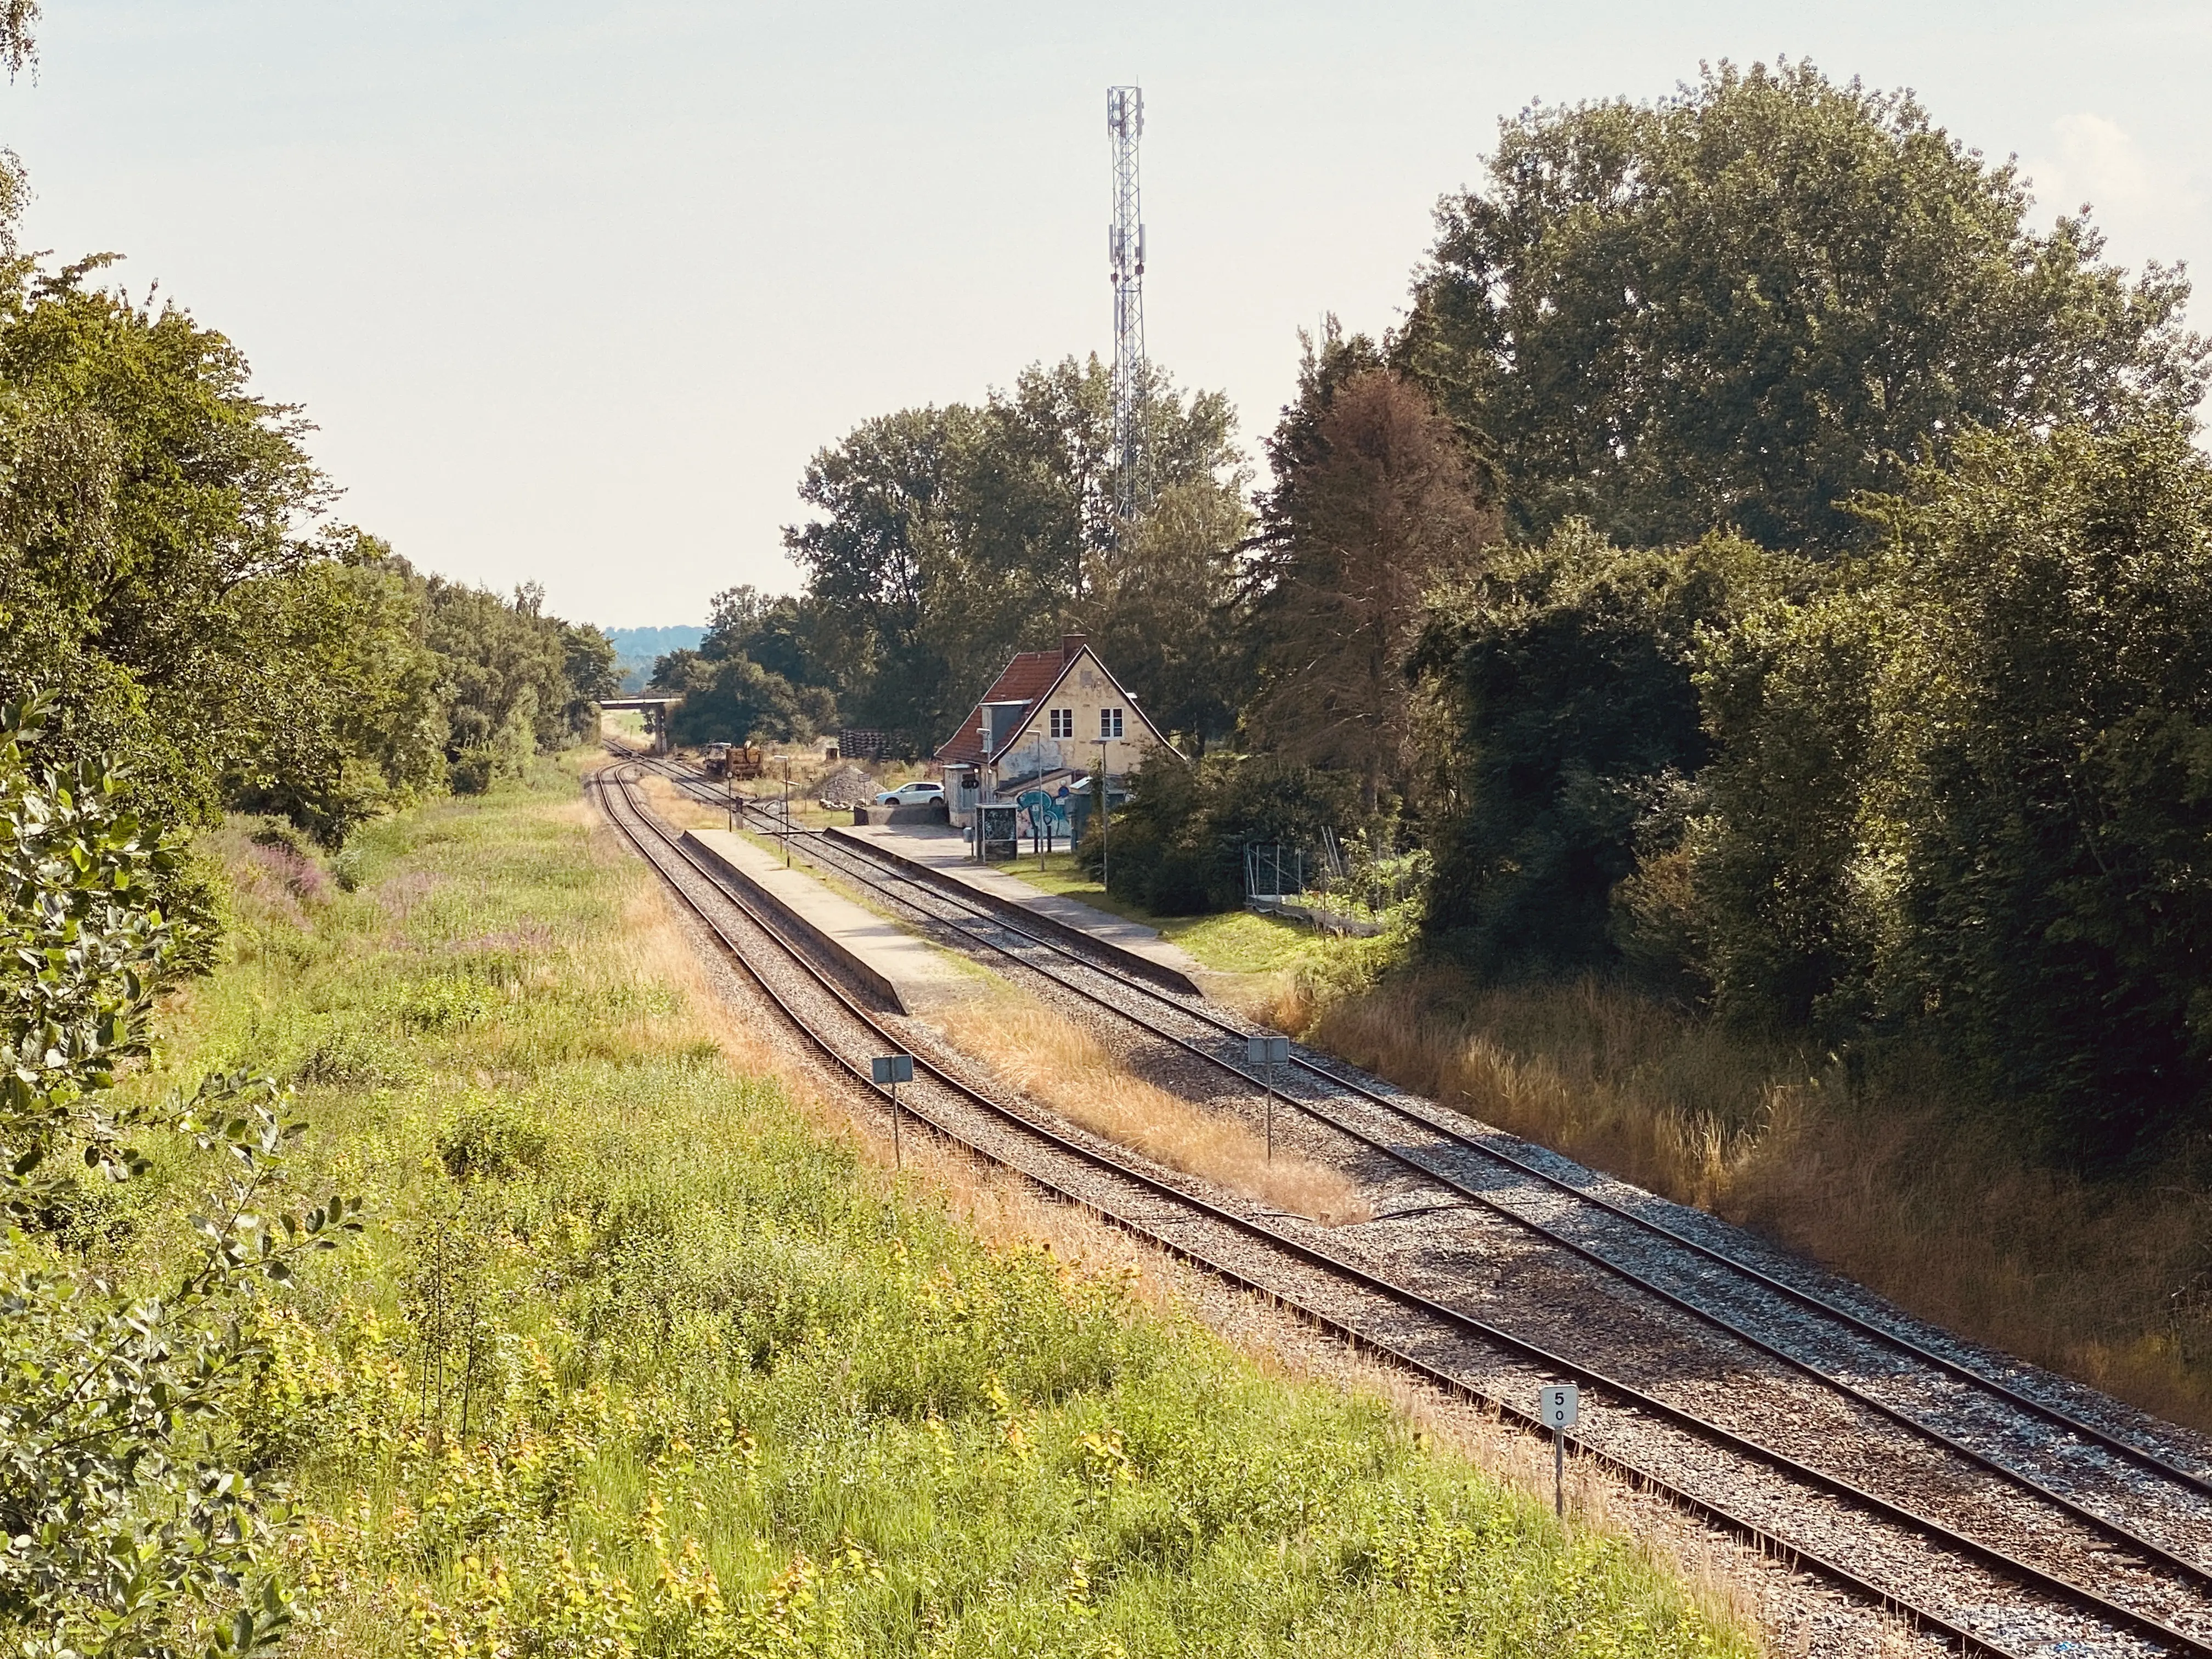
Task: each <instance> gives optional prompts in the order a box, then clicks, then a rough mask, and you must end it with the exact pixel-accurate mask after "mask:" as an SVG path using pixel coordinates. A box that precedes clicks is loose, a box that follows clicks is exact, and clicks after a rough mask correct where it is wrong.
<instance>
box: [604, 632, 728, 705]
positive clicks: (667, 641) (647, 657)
mask: <svg viewBox="0 0 2212 1659" xmlns="http://www.w3.org/2000/svg"><path fill="white" fill-rule="evenodd" d="M604 631H605V634H606V636H607V637H608V638H609V639H611V640H612V641H614V642H615V668H616V670H617V671H618V672H619V673H620V674H621V675H622V677H623V690H625V691H642V690H645V679H646V676H647V675H648V674H650V673H652V672H653V659H654V658H655V657H665V656H666V655H667V654H668V653H670V652H671V651H696V650H697V649H698V648H699V641H701V640H703V639H704V638H706V637H707V630H706V629H703V628H610V629H605V630H604Z"/></svg>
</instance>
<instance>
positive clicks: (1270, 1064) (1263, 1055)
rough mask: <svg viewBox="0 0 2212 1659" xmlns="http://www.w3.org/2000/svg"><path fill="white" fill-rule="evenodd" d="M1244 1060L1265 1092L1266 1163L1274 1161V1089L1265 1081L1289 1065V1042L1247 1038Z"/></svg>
mask: <svg viewBox="0 0 2212 1659" xmlns="http://www.w3.org/2000/svg"><path fill="white" fill-rule="evenodd" d="M1244 1059H1245V1061H1246V1063H1247V1064H1248V1065H1249V1066H1251V1067H1252V1068H1253V1070H1255V1071H1256V1072H1258V1073H1260V1086H1261V1088H1262V1089H1264V1090H1266V1091H1267V1096H1266V1099H1267V1162H1268V1163H1270V1164H1273V1162H1274V1161H1275V1087H1274V1085H1273V1084H1272V1083H1270V1082H1268V1081H1267V1079H1269V1078H1270V1077H1272V1076H1273V1075H1274V1069H1275V1067H1276V1066H1287V1065H1289V1064H1290V1063H1291V1040H1290V1038H1288V1037H1285V1036H1264V1035H1262V1036H1249V1037H1246V1038H1245V1039H1244Z"/></svg>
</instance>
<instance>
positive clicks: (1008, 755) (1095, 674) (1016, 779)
mask: <svg viewBox="0 0 2212 1659" xmlns="http://www.w3.org/2000/svg"><path fill="white" fill-rule="evenodd" d="M1168 747H1170V744H1169V743H1168V740H1167V738H1165V737H1164V735H1163V734H1162V733H1161V732H1159V731H1158V729H1157V728H1156V727H1155V726H1153V725H1152V721H1150V720H1147V719H1146V718H1145V714H1144V711H1143V710H1142V709H1140V708H1138V707H1137V703H1136V700H1135V699H1134V698H1133V697H1132V696H1130V695H1129V694H1128V693H1127V691H1125V690H1122V689H1121V682H1120V681H1119V680H1117V679H1115V678H1114V676H1113V674H1112V673H1111V672H1110V671H1109V670H1108V668H1107V666H1106V665H1105V664H1104V663H1103V662H1101V661H1099V660H1098V655H1097V653H1096V652H1094V651H1093V650H1091V647H1090V646H1089V645H1088V644H1087V643H1086V642H1085V640H1084V637H1083V635H1080V634H1066V635H1061V637H1060V649H1059V650H1057V651H1024V652H1022V653H1020V654H1019V655H1018V656H1017V657H1015V659H1013V660H1012V662H1010V663H1008V664H1007V665H1006V668H1005V670H1004V671H1002V672H1001V673H1000V675H999V678H997V679H995V680H994V681H992V682H991V688H990V690H987V691H986V692H985V693H984V694H983V696H982V700H981V702H978V703H977V704H976V705H975V708H974V710H973V711H972V712H970V713H969V716H968V719H967V721H966V722H965V723H964V724H963V726H961V728H960V729H959V730H958V731H957V732H954V733H953V734H952V735H951V737H949V738H946V739H945V741H944V742H943V743H941V744H939V745H938V747H937V756H936V759H937V763H938V765H939V767H940V768H941V769H942V770H943V774H944V778H945V805H946V806H947V807H948V808H949V809H950V810H951V814H952V822H953V823H957V824H965V823H968V822H969V817H970V815H971V814H972V813H973V811H974V810H975V807H976V806H977V805H979V804H982V805H987V804H988V803H990V802H993V801H997V800H1012V799H1013V798H1014V797H1015V796H1016V795H1018V794H1019V793H1023V792H1024V791H1025V790H1030V789H1039V788H1041V789H1042V790H1044V791H1045V793H1048V794H1052V793H1057V792H1058V791H1059V789H1060V787H1061V786H1062V785H1073V784H1075V783H1079V781H1081V780H1083V779H1085V778H1086V777H1088V776H1089V775H1091V772H1092V771H1093V770H1095V769H1097V767H1098V764H1099V763H1100V761H1101V759H1102V758H1103V761H1104V763H1105V770H1106V775H1107V777H1108V779H1109V780H1110V781H1119V780H1121V779H1122V778H1124V777H1127V775H1128V774H1129V772H1130V770H1131V769H1133V768H1134V767H1135V765H1136V763H1137V762H1138V761H1139V758H1141V757H1142V756H1143V755H1144V753H1145V751H1146V750H1148V749H1152V748H1168Z"/></svg>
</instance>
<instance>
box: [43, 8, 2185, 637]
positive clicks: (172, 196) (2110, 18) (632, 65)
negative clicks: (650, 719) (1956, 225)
mask: <svg viewBox="0 0 2212 1659" xmlns="http://www.w3.org/2000/svg"><path fill="white" fill-rule="evenodd" d="M46 5H47V10H48V14H49V15H48V16H47V18H46V23H45V27H44V30H43V34H42V39H41V45H42V48H43V59H44V61H43V64H41V66H40V70H39V72H38V75H37V76H36V78H35V80H33V79H28V78H27V79H25V80H24V81H22V82H19V83H18V84H17V85H15V87H14V88H9V89H5V90H0V99H4V100H5V109H6V120H5V122H4V125H0V139H4V142H5V143H8V144H9V145H10V146H12V147H13V148H14V149H15V150H16V152H17V153H18V154H19V155H21V157H22V159H23V161H25V163H26V164H27V167H29V170H30V173H31V179H32V184H33V189H34V190H35V191H36V192H37V197H36V200H35V201H34V203H33V206H32V209H31V212H30V216H29V223H28V236H29V241H30V245H31V246H34V247H43V248H52V249H54V250H56V251H57V252H60V253H63V254H76V253H78V252H86V251H90V250H95V249H100V250H106V249H112V250H116V251H118V252H123V253H125V254H127V255H128V256H129V257H128V260H127V262H126V263H125V264H124V265H123V266H122V267H121V268H120V275H121V277H122V279H123V280H124V281H125V282H126V283H129V284H130V285H131V288H132V289H133V291H134V292H136V291H138V290H140V289H143V287H144V286H145V284H147V283H149V281H155V280H158V281H159V283H161V289H162V291H163V292H164V293H166V294H168V295H173V296H175V297H176V298H177V299H179V301H181V302H182V303H184V304H185V305H186V306H187V307H189V308H190V309H191V311H192V312H193V313H194V314H195V315H196V316H197V318H198V319H200V320H201V321H202V322H204V323H205V324H208V325H212V326H215V327H218V328H221V329H222V330H224V331H227V332H228V333H229V334H230V335H231V336H232V337H234V339H236V340H237V341H238V342H239V343H240V344H241V345H242V346H243V347H244V348H245V349H246V352H247V354H248V355H249V356H251V358H252V362H253V364H254V368H255V372H256V377H257V384H258V388H259V390H260V391H261V392H263V393H264V395H266V396H269V397H271V398H279V399H283V400H286V401H295V402H299V403H302V404H306V405H307V410H308V411H309V414H310V416H312V418H313V419H314V420H315V421H316V422H318V423H319V427H320V431H319V433H318V434H317V435H316V437H315V440H314V442H315V449H316V453H317V455H318V457H319V459H320V460H321V462H322V463H323V465H325V467H326V468H327V469H328V470H329V471H331V473H332V474H333V475H334V476H335V477H336V478H337V481H338V482H339V483H341V484H343V486H344V487H345V489H346V491H347V493H346V495H345V497H344V498H343V501H342V502H341V504H340V507H339V513H340V514H341V516H342V517H343V518H345V519H347V520H352V521H354V522H357V523H360V524H362V525H365V526H368V527H369V528H370V529H373V530H374V531H376V532H380V533H381V534H383V535H385V536H387V537H389V538H391V539H392V541H393V542H394V543H395V544H397V545H398V548H399V550H401V551H402V552H404V553H405V554H407V555H408V556H410V558H412V559H414V560H415V561H416V562H417V563H418V564H421V565H422V566H425V567H427V568H433V569H436V570H440V571H443V572H445V573H447V574H453V575H457V576H461V577H465V578H467V579H470V580H481V581H485V582H489V583H492V584H494V585H495V586H502V587H503V586H508V585H511V584H513V583H514V582H517V581H520V580H526V579H530V578H533V577H534V578H536V579H538V580H541V581H543V582H544V584H545V586H547V588H548V589H549V590H550V596H551V606H552V608H553V609H555V610H556V611H560V612H562V614H564V615H567V616H569V617H574V618H577V619H580V620H591V621H597V622H600V623H607V624H610V625H616V626H620V625H628V624H642V623H675V622H688V621H696V620H699V619H701V618H702V617H703V614H704V611H705V608H706V601H707V598H708V595H709V594H710V593H712V592H714V590H716V589H717V588H720V587H722V586H727V585H728V584H730V583H732V582H736V581H751V582H755V583H757V584H760V585H762V586H767V587H771V588H781V587H787V586H791V585H792V575H793V573H792V571H791V568H790V566H789V565H788V564H787V563H786V562H785V561H784V559H783V556H782V550H781V542H780V539H779V535H778V532H779V528H780V526H782V525H783V524H785V523H787V522H788V521H789V520H792V519H793V518H794V517H795V516H797V514H798V513H799V503H798V501H797V500H796V498H795V497H794V495H793V487H794V485H795V483H796V482H797V480H798V477H799V471H800V469H801V468H802V467H803V465H805V461H806V459H807V457H808V456H809V455H810V454H811V453H812V452H813V451H814V450H815V449H816V448H817V447H820V446H821V445H823V443H826V442H829V441H832V440H834V439H836V437H838V436H839V435H841V434H842V433H843V432H845V431H846V430H848V428H850V427H852V426H853V425H854V423H856V422H859V421H861V420H863V419H865V418H866V417H867V416H872V415H875V414H879V413H882V412H884V411H885V410H890V409H894V408H897V407H900V406H902V405H905V404H919V403H927V402H945V401H951V400H954V399H961V398H979V397H981V395H982V393H983V392H985V390H986V389H987V387H989V386H994V385H1004V384H1006V382H1008V381H1010V380H1012V377H1013V376H1014V374H1016V372H1017V371H1018V370H1019V369H1020V368H1021V367H1022V366H1023V365H1024V363H1027V362H1030V361H1032V360H1034V359H1036V358H1040V357H1044V358H1057V357H1059V356H1062V355H1064V354H1066V353H1070V352H1073V353H1077V354H1082V353H1087V352H1092V351H1097V352H1100V353H1102V354H1103V353H1104V352H1105V351H1106V350H1107V349H1108V346H1109V339H1108V329H1109V295H1108V289H1107V283H1106V268H1105V243H1106V237H1105V226H1106V221H1107V216H1108V210H1109V209H1108V193H1107V185H1108V175H1107V148H1106V132H1105V117H1104V92H1105V88H1106V87H1107V86H1108V85H1109V83H1112V82H1129V81H1135V82H1141V83H1142V85H1143V86H1144V88H1145V94H1146V131H1145V142H1144V189H1145V207H1146V222H1147V224H1148V227H1149V253H1150V266H1149V270H1148V272H1147V277H1146V313H1147V321H1148V325H1149V327H1148V332H1149V336H1150V341H1151V345H1152V355H1153V356H1154V358H1155V359H1156V360H1157V361H1158V362H1161V363H1162V364H1164V366H1166V367H1167V368H1169V369H1170V370H1171V371H1172V372H1173V373H1174V374H1175V375H1176V378H1177V379H1178V380H1180V381H1181V382H1182V384H1184V385H1186V386H1213V387H1222V388H1225V389H1226V390H1227V392H1229V394H1230V395H1231V398H1233V399H1234V400H1235V402H1236V403H1237V406H1238V408H1239V410H1241V411H1242V415H1243V434H1244V437H1245V440H1246V441H1247V444H1248V446H1249V445H1250V444H1251V442H1252V440H1253V438H1254V436H1255V435H1256V434H1257V433H1258V432H1260V431H1263V430H1265V429H1266V428H1267V427H1268V426H1269V425H1271V424H1272V422H1273V418H1274V416H1275V412H1276V410H1278V408H1279V406H1280V405H1281V404H1282V403H1283V401H1284V399H1285V397H1286V396H1287V395H1288V394H1289V392H1290V390H1291V384H1292V380H1293V378H1294V374H1295V369H1296V363H1297V329H1298V328H1299V327H1300V326H1301V325H1309V326H1310V325H1312V323H1313V322H1314V321H1315V319H1316V318H1317V317H1318V316H1319V315H1320V313H1322V312H1324V311H1327V310H1334V311H1336V312H1337V313H1340V315H1341V316H1342V317H1343V318H1344V319H1345V320H1346V324H1347V325H1350V326H1352V327H1356V328H1363V329H1367V330H1370V331H1377V330H1381V329H1383V328H1387V327H1389V325H1392V324H1393V323H1394V322H1395V320H1396V319H1398V316H1399V314H1400V307H1401V306H1402V304H1403V303H1404V300H1405V295H1406V291H1407V277H1408V274H1409V273H1410V272H1411V270H1413V267H1414V265H1415V264H1416V263H1417V262H1418V261H1419V258H1420V257H1421V255H1422V253H1423V251H1424V249H1425V246H1427V242H1428V239H1429V234H1430V213H1431V209H1432V207H1433V205H1434V204H1435V201H1436V198H1437V196H1438V195H1439V194H1440V193H1441V192H1443V191H1447V190H1449V189H1452V188H1454V187H1455V186H1458V185H1462V184H1468V183H1473V182H1474V181H1475V179H1476V178H1477V176H1478V169H1479V165H1480V158H1481V156H1482V155H1484V154H1485V153H1486V151H1487V150H1488V149H1490V148H1491V146H1492V142H1493V139H1494V136H1495V133H1496V129H1497V123H1498V118H1499V117H1500V116H1503V115H1508V114H1510V113H1512V112H1514V111H1516V110H1517V109H1519V108H1521V107H1522V106H1523V105H1525V104H1526V103H1528V101H1530V100H1532V99H1540V98H1541V99H1542V100H1546V101H1555V102H1569V101H1573V100H1580V99H1584V98H1595V97H1601V96H1607V95H1616V94H1627V95H1631V96H1634V97H1638V98H1646V97H1653V96H1657V95H1660V94H1664V93H1666V92H1668V90H1669V89H1670V88H1673V87H1674V84H1675V83H1676V82H1679V81H1681V80H1683V79H1686V78H1689V77H1692V76H1695V74H1696V72H1697V68H1698V64H1699V61H1700V60H1701V59H1717V58H1723V57H1726V58H1735V59H1736V60H1737V61H1739V62H1747V61H1750V60H1752V59H1754V58H1758V59H1765V60H1769V61H1771V59H1772V58H1774V56H1775V55H1777V54H1778V53H1786V54H1788V55H1790V56H1791V57H1798V56H1807V57H1810V58H1812V59H1813V60H1814V62H1815V63H1817V64H1820V66H1821V67H1822V68H1823V69H1825V70H1827V71H1829V72H1830V73H1831V74H1832V75H1836V76H1850V75H1857V76H1860V77H1862V78H1863V79H1864V80H1865V81H1866V82H1869V84H1872V85H1877V86H1882V87H1894V86H1911V87H1912V88H1915V89H1917V91H1918V92H1919V94H1921V96H1922V98H1923V100H1924V101H1925V102H1926V103H1927V105H1928V106H1929V108H1930V110H1931V111H1932V112H1933V113H1934V115H1935V117H1936V119H1937V120H1938V121H1939V122H1940V123H1942V125H1945V126H1947V127H1948V129H1949V130H1950V131H1952V132H1953V133H1954V134H1956V135H1957V136H1959V137H1961V138H1963V139H1964V140H1965V141H1966V142H1967V143H1972V144H1973V145H1976V146H1978V147H1979V148H1981V149H1984V150H1985V151H1987V152H1989V153H1990V154H1992V155H1998V156H2002V155H2007V154H2014V153H2016V154H2017V155H2019V156H2020V157H2021V161H2023V163H2024V164H2025V166H2026V167H2027V170H2028V171H2029V172H2030V173H2032V174H2033V177H2034V179H2035V181H2036V185H2037V194H2038V197H2039V203H2040V204H2041V205H2039V209H2038V217H2039V218H2042V219H2047V218H2048V217H2049V216H2050V215H2051V213H2053V212H2055V211H2057V210H2058V209H2060V208H2070V207H2072V206H2075V205H2076V204H2079V203H2080V202H2081V201H2082V200H2083V199H2085V198H2086V199H2089V200H2093V201H2094V202H2095V204H2097V210H2098V215H2097V216H2098V218H2099V220H2100V222H2101V223H2102V224H2103V225H2104V226H2105V227H2106V229H2107V230H2108V231H2109V233H2110V234H2111V237H2112V253H2113V254H2114V255H2115V256H2116V257H2118V258H2120V259H2122V260H2124V261H2125V262H2127V263H2129V264H2139V263H2140V262H2141V261H2142V260H2144V259H2146V258H2160V259H2166V260H2168V261H2171V260H2174V259H2186V260H2189V261H2191V263H2192V264H2196V265H2198V266H2202V267H2204V268H2206V269H2208V270H2212V266H2205V264H2204V257H2203V256H2205V255H2207V254H2208V253H2212V215H2208V207H2207V189H2208V179H2212V123H2208V122H2206V121H2205V120H2204V119H2203V99H2204V88H2205V87H2206V86H2207V85H2208V84H2212V6H2208V5H2206V4H2204V3H2203V0H2199V3H2195V4H2188V5H2183V4H2150V3H2142V4H2128V3H2106V4H2105V5H2102V6H2098V7H2089V6H2082V5H2080V4H2078V3H2073V4H2067V5H2064V6H2060V5H2057V4H2048V3H2042V0H2010V3H2006V4H2002V5H1999V4H1945V3H1942V0H1936V3H1929V0H1915V3H1909V4H1908V3H1897V0H1865V3H1857V4H1853V5H1850V6H1849V7H1844V6H1833V7H1788V6H1782V5H1775V4H1765V5H1753V4H1747V3H1723V0H1705V3H1700V0H1674V3H1672V4H1668V5H1663V6H1662V5H1654V4H1651V3H1650V0H1640V3H1636V4H1626V3H1620V4H1580V5H1577V4H1573V3H1554V4H1551V5H1532V4H1520V5H1510V6H1509V5H1503V4H1496V3H1474V0H1468V3H1461V4H1458V5H1449V6H1448V5H1428V4H1418V3H1410V0H1408V3H1372V0H1370V3H1368V4H1365V5H1361V6H1349V5H1340V6H1334V7H1326V8H1322V7H1310V6H1297V5H1233V4H1206V3H1203V0H1185V3H1182V4H1176V5H1154V4H1133V3H1131V4H1123V5H1120V6H1113V5H1087V6H1084V7H1081V8H1076V7H1063V6H1054V5H1051V4H1048V3H1047V4H1040V3H1030V4H1022V5H1015V4H1004V3H970V4H962V5H933V4H928V3H912V0H909V3H906V4H901V5H887V4H836V3H823V0H815V3H810V4H805V5H787V4H750V5H749V4H720V5H715V4H690V5H686V4H672V3H662V4H638V5H629V6H614V7H609V6H585V5H580V4H574V3H569V0H533V3H528V4H525V3H520V0H503V3H491V0H443V3H437V4H425V3H416V0H383V3H380V4H375V5H367V4H350V3H344V4H342V3H323V0H283V3H275V0H235V3H227V0H193V3H189V4H186V3H179V0H162V3H152V0H127V3H126V0H46ZM2197 311H2198V316H2199V318H2200V319H2202V321H2203V323H2207V324H2212V307H2203V306H2200V307H2198V308H2197Z"/></svg>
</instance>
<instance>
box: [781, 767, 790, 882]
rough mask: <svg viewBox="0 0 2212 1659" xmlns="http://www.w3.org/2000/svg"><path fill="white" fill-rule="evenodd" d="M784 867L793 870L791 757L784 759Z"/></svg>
mask: <svg viewBox="0 0 2212 1659" xmlns="http://www.w3.org/2000/svg"><path fill="white" fill-rule="evenodd" d="M783 867H784V868H785V869H787V870H788V869H790V868H791V757H790V756H788V755H786V756H785V757H783Z"/></svg>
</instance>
